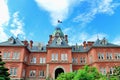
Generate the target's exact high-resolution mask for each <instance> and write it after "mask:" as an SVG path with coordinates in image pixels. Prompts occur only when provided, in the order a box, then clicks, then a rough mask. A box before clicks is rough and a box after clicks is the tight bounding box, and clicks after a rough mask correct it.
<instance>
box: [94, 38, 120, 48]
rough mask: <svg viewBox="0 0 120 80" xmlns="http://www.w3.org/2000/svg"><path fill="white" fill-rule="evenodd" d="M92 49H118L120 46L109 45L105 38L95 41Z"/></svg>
mask: <svg viewBox="0 0 120 80" xmlns="http://www.w3.org/2000/svg"><path fill="white" fill-rule="evenodd" d="M93 47H120V45H116V44H112V43H109V42H108V41H107V40H106V39H105V38H103V39H102V40H99V39H97V40H96V41H95V43H94V44H93Z"/></svg>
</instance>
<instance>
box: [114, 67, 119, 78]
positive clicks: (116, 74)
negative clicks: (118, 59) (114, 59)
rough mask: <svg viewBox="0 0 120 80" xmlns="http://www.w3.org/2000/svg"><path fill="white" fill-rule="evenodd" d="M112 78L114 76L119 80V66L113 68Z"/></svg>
mask: <svg viewBox="0 0 120 80" xmlns="http://www.w3.org/2000/svg"><path fill="white" fill-rule="evenodd" d="M113 76H116V77H117V78H118V80H120V66H115V67H114V71H113Z"/></svg>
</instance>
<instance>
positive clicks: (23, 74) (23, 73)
mask: <svg viewBox="0 0 120 80" xmlns="http://www.w3.org/2000/svg"><path fill="white" fill-rule="evenodd" d="M22 76H23V77H25V69H23V72H22Z"/></svg>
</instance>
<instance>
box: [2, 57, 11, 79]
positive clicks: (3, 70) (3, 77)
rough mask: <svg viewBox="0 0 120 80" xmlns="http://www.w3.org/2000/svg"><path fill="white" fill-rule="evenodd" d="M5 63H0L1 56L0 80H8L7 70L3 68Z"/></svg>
mask: <svg viewBox="0 0 120 80" xmlns="http://www.w3.org/2000/svg"><path fill="white" fill-rule="evenodd" d="M4 64H5V62H3V61H2V59H1V56H0V80H10V78H9V75H10V74H9V73H8V72H7V71H8V68H5V67H4Z"/></svg>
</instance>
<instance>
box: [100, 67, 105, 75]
mask: <svg viewBox="0 0 120 80" xmlns="http://www.w3.org/2000/svg"><path fill="white" fill-rule="evenodd" d="M100 72H101V73H102V74H103V75H106V68H103V67H101V68H100Z"/></svg>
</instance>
